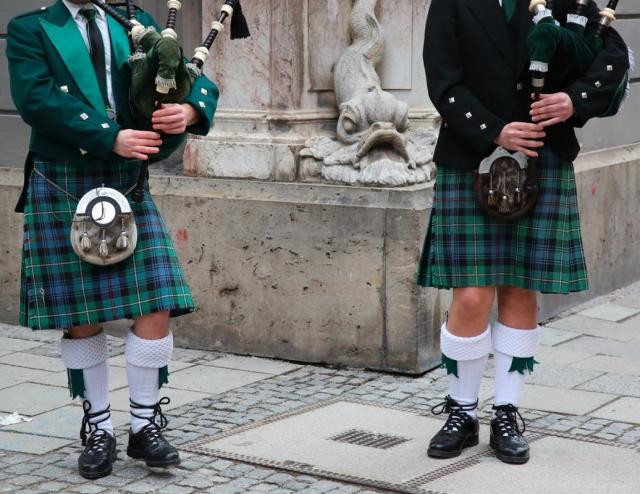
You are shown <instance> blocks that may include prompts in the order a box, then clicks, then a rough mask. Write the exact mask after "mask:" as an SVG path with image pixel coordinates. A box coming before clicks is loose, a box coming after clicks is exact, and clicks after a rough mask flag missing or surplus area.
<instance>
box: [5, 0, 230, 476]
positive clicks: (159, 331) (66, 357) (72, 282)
mask: <svg viewBox="0 0 640 494" xmlns="http://www.w3.org/2000/svg"><path fill="white" fill-rule="evenodd" d="M137 15H138V20H139V21H140V22H141V23H142V24H144V25H147V26H148V25H155V23H154V21H153V19H152V18H151V16H150V15H148V14H146V13H145V12H143V11H138V14H137ZM130 54H131V52H130V44H129V40H128V36H127V33H126V32H125V30H124V28H122V27H121V26H120V25H119V24H117V23H116V22H114V21H113V19H111V18H110V17H108V16H106V15H105V13H104V12H103V11H102V10H100V9H96V7H95V6H94V5H92V4H91V3H90V2H87V1H85V0H58V1H56V3H54V4H53V5H51V6H50V7H43V8H42V9H40V10H38V11H35V12H29V13H26V14H23V15H19V16H17V17H15V18H14V19H12V20H11V22H10V23H9V27H8V37H7V57H8V59H9V72H10V77H11V93H12V96H13V100H14V102H15V105H16V108H17V109H18V111H19V112H20V115H21V116H22V118H23V119H24V121H25V122H26V123H27V124H29V125H30V126H31V129H32V134H31V142H30V145H29V156H28V158H27V163H26V166H25V186H24V189H23V192H22V194H21V197H20V201H19V203H18V206H17V208H16V210H17V211H19V212H23V213H24V241H23V250H22V286H21V304H20V305H21V310H20V323H21V324H22V325H24V326H29V327H31V328H33V329H35V330H41V329H62V330H64V336H63V338H62V341H61V354H62V359H63V361H64V363H65V366H66V367H67V369H68V373H69V384H70V387H71V392H72V396H73V397H76V396H81V397H82V398H83V399H84V401H83V409H84V414H85V417H84V420H83V424H82V431H81V435H82V438H83V445H84V446H85V449H84V451H83V452H82V454H81V455H80V458H79V460H78V463H79V470H80V474H81V475H82V476H83V477H85V478H90V479H96V478H100V477H104V476H106V475H109V474H110V473H111V471H112V464H113V462H114V461H115V458H116V441H115V436H114V432H113V425H112V423H111V416H110V411H109V410H110V405H109V397H108V368H107V358H108V356H109V352H108V348H107V340H106V336H105V334H104V332H103V331H102V327H101V324H102V323H104V322H106V321H112V320H118V319H132V320H133V321H134V324H133V327H132V329H131V331H130V333H129V334H128V336H127V341H126V347H125V357H126V362H127V376H128V380H129V389H130V401H131V416H132V420H131V429H130V432H129V442H128V447H127V454H128V455H129V456H131V457H133V458H137V459H142V460H144V461H145V462H146V464H147V465H149V466H154V467H169V466H172V465H177V464H178V463H179V462H180V458H179V455H178V452H177V450H176V449H175V448H174V447H173V446H172V445H171V444H169V442H168V441H167V440H166V439H165V438H164V437H163V436H162V433H161V430H162V429H163V428H164V427H165V426H166V420H165V418H164V416H163V415H162V411H161V408H160V405H161V404H166V403H168V402H169V400H168V398H163V399H160V398H159V389H160V387H161V386H162V384H163V383H166V382H168V369H167V365H168V363H169V361H170V358H171V353H172V349H173V336H172V334H171V331H170V330H169V318H170V317H176V316H180V315H183V314H188V313H190V312H192V311H194V310H195V303H194V301H193V299H192V297H191V294H190V292H189V289H188V287H187V283H186V280H185V277H184V273H183V271H182V268H181V266H180V264H179V262H178V258H177V255H176V252H175V250H174V247H173V243H172V241H171V238H170V236H169V234H168V233H167V231H166V228H165V226H164V222H163V221H162V218H161V217H160V214H159V213H158V211H157V209H156V206H155V204H154V203H153V200H152V198H151V195H150V194H149V190H148V187H147V188H146V189H145V193H144V200H143V201H142V202H140V203H132V204H131V209H132V211H133V214H134V218H135V221H136V224H137V234H138V242H137V247H136V249H135V251H134V253H133V254H132V255H131V256H130V257H128V258H127V259H126V260H124V261H121V262H119V263H117V264H113V265H110V266H97V265H94V264H90V263H88V262H85V261H83V260H81V259H80V257H78V255H76V254H75V252H74V251H73V248H72V245H71V240H70V234H69V233H70V227H71V223H72V218H73V216H74V213H75V210H76V207H77V205H78V198H79V197H82V196H83V195H84V194H86V193H87V192H89V191H90V190H93V189H96V188H98V187H109V188H112V189H115V190H117V191H121V193H123V194H125V195H126V194H127V193H128V192H130V190H131V188H132V185H135V183H136V181H137V177H138V176H139V170H140V166H141V164H142V162H141V160H147V159H149V158H150V159H151V160H155V159H160V158H161V157H166V156H168V155H169V154H171V153H172V152H173V151H174V150H175V149H176V148H177V147H178V146H179V145H180V143H181V142H182V141H183V140H184V137H185V132H187V131H188V132H192V133H195V134H200V135H206V134H207V132H208V131H209V129H210V127H211V125H212V122H213V116H214V113H215V109H216V104H217V98H218V89H217V87H216V86H215V84H213V83H212V82H211V81H209V80H208V79H207V78H206V77H202V76H201V77H199V78H198V79H197V80H196V82H195V84H194V87H193V89H192V91H191V93H190V95H189V96H188V98H187V99H186V101H185V102H184V103H183V104H172V105H163V106H162V108H161V109H159V110H158V111H156V112H155V113H154V115H153V131H141V130H136V129H135V128H133V119H132V116H131V112H130V109H129V88H130V83H131V75H130V67H129V62H128V58H129V55H130ZM149 90H150V91H153V90H154V88H150V89H149Z"/></svg>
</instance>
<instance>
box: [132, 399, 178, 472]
mask: <svg viewBox="0 0 640 494" xmlns="http://www.w3.org/2000/svg"><path fill="white" fill-rule="evenodd" d="M130 403H131V409H132V410H136V409H138V410H142V409H147V410H153V415H151V417H143V416H141V415H136V414H134V413H133V412H131V415H133V416H134V417H136V418H139V419H144V420H148V421H149V424H148V425H145V426H144V427H143V428H142V429H141V430H140V431H139V432H137V433H134V432H133V431H131V430H130V431H129V445H128V446H127V455H129V456H130V457H131V458H135V459H136V460H144V462H145V463H146V464H147V466H149V467H157V468H168V467H172V466H176V465H179V464H180V455H179V454H178V450H177V449H176V448H174V447H173V446H172V445H171V444H169V441H167V440H166V439H165V438H164V437H163V435H162V430H163V429H165V428H166V427H167V425H168V421H167V419H166V417H165V416H164V415H163V414H162V409H161V405H168V404H169V403H171V400H169V398H162V399H161V400H160V401H159V402H158V403H156V404H155V405H151V406H145V405H140V404H139V403H135V402H133V401H131V400H130ZM156 419H159V422H157V421H156Z"/></svg>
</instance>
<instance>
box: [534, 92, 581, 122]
mask: <svg viewBox="0 0 640 494" xmlns="http://www.w3.org/2000/svg"><path fill="white" fill-rule="evenodd" d="M574 113H575V109H574V108H573V101H571V98H570V97H569V95H568V94H567V93H554V94H541V95H540V100H539V101H536V102H534V103H533V104H532V105H531V112H530V114H531V119H532V120H533V121H534V122H535V123H537V124H539V125H540V126H541V127H549V126H551V125H555V124H559V123H562V122H565V121H567V120H569V119H570V118H571V117H572V116H573V115H574Z"/></svg>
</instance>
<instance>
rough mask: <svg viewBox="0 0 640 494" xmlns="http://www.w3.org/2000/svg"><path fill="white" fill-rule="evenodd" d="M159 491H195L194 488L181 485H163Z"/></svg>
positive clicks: (188, 493)
mask: <svg viewBox="0 0 640 494" xmlns="http://www.w3.org/2000/svg"><path fill="white" fill-rule="evenodd" d="M160 492H162V494H191V493H192V492H195V489H194V488H193V487H185V486H181V485H165V486H163V487H162V490H161V491H160Z"/></svg>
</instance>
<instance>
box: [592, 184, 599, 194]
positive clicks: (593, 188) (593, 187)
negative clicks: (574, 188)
mask: <svg viewBox="0 0 640 494" xmlns="http://www.w3.org/2000/svg"><path fill="white" fill-rule="evenodd" d="M597 191H598V189H597V187H596V184H595V183H594V184H592V185H591V194H592V195H594V196H595V195H596V192H597Z"/></svg>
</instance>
